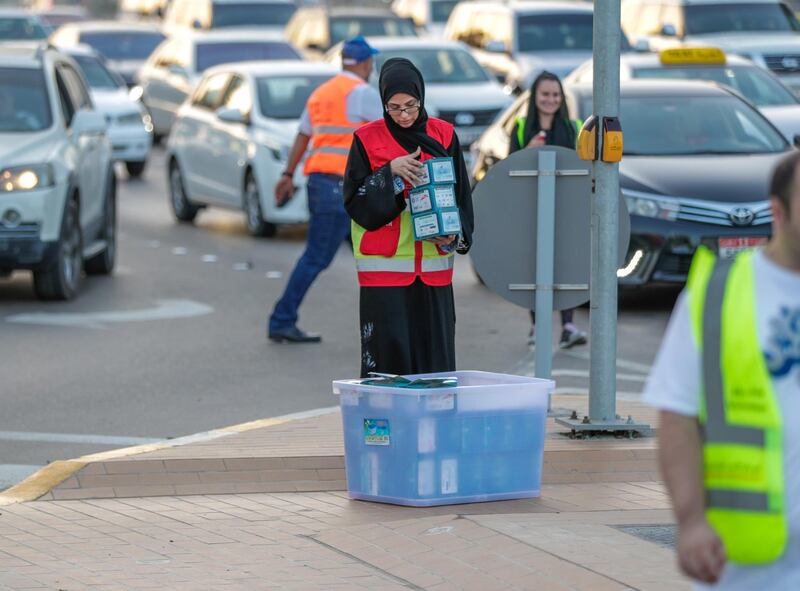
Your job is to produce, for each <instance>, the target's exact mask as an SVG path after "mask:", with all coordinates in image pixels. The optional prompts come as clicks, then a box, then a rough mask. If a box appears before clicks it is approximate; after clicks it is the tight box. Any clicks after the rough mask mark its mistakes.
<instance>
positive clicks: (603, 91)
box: [589, 0, 621, 421]
mask: <svg viewBox="0 0 800 591" xmlns="http://www.w3.org/2000/svg"><path fill="white" fill-rule="evenodd" d="M620 41H621V40H620V0H595V3H594V87H593V93H594V97H593V99H594V114H595V115H597V116H598V117H599V118H600V121H601V129H600V130H598V133H600V131H601V130H602V118H603V117H616V116H618V114H619V51H620ZM594 178H595V194H594V199H593V200H592V271H591V272H592V275H591V309H590V310H591V337H592V340H591V343H592V347H591V357H590V362H589V376H590V384H589V418H590V419H591V420H592V421H613V420H615V419H616V389H617V380H616V366H617V263H618V259H619V257H618V254H617V251H618V243H617V240H618V238H617V236H618V233H619V168H618V164H616V163H614V164H609V163H606V162H602V161H599V160H598V161H596V162H595V163H594Z"/></svg>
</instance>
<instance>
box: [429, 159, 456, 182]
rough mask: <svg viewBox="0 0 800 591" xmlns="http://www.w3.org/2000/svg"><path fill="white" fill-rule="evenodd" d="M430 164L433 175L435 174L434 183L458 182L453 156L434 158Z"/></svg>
mask: <svg viewBox="0 0 800 591" xmlns="http://www.w3.org/2000/svg"><path fill="white" fill-rule="evenodd" d="M429 166H430V167H431V176H433V182H434V183H454V182H456V171H455V169H454V168H453V160H452V159H451V158H443V159H441V160H432V161H431V163H430V165H429Z"/></svg>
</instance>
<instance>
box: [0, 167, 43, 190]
mask: <svg viewBox="0 0 800 591" xmlns="http://www.w3.org/2000/svg"><path fill="white" fill-rule="evenodd" d="M54 183H55V174H54V173H53V167H52V166H51V165H50V164H35V165H32V166H15V167H13V168H6V169H5V170H3V171H2V172H0V191H2V192H4V193H11V192H13V191H32V190H33V189H39V188H41V187H52V186H53V184H54Z"/></svg>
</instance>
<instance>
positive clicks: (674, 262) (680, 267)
mask: <svg viewBox="0 0 800 591" xmlns="http://www.w3.org/2000/svg"><path fill="white" fill-rule="evenodd" d="M691 266H692V255H690V254H673V253H663V254H662V255H661V256H660V257H658V263H656V268H655V272H656V273H663V274H665V275H681V276H684V275H688V274H689V267H691Z"/></svg>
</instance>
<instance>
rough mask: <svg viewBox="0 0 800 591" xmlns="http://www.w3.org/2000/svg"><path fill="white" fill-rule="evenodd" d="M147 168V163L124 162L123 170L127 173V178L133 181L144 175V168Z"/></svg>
mask: <svg viewBox="0 0 800 591" xmlns="http://www.w3.org/2000/svg"><path fill="white" fill-rule="evenodd" d="M145 166H147V161H146V160H145V161H142V162H126V163H125V168H126V169H127V171H128V176H130V177H131V178H133V179H138V178H139V177H140V176H142V174H143V173H144V167H145Z"/></svg>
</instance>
